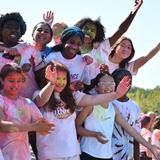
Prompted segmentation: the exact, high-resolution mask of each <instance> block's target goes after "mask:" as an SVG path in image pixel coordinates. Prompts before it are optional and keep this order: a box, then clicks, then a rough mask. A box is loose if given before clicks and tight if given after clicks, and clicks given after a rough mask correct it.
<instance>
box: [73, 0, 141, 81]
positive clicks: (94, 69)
mask: <svg viewBox="0 0 160 160" xmlns="http://www.w3.org/2000/svg"><path fill="white" fill-rule="evenodd" d="M142 3H143V0H135V4H134V7H133V9H132V11H131V13H130V14H129V15H128V17H127V18H126V19H125V20H124V21H123V22H122V23H121V24H120V26H119V27H118V29H117V30H116V32H115V33H114V34H113V35H112V36H110V37H108V38H106V37H105V27H104V26H103V25H102V24H101V22H100V19H97V20H92V19H91V18H82V19H81V20H79V21H78V22H77V23H76V24H75V25H76V26H78V27H79V28H80V29H81V30H82V31H83V32H84V34H85V38H84V43H83V45H82V47H81V53H82V54H89V55H91V56H92V57H93V58H94V61H93V63H92V64H90V65H89V66H87V72H88V76H90V78H91V79H92V78H95V77H96V75H97V74H98V73H99V72H100V70H103V71H104V70H107V66H108V67H109V65H108V64H107V59H108V55H109V54H110V52H111V50H112V48H111V47H112V46H113V45H114V44H115V42H116V41H117V40H118V39H119V38H120V37H121V36H122V35H123V34H124V33H125V32H126V31H127V30H128V28H129V26H130V24H131V23H132V21H133V19H134V17H135V15H136V14H137V12H138V10H139V8H140V7H141V5H142Z"/></svg>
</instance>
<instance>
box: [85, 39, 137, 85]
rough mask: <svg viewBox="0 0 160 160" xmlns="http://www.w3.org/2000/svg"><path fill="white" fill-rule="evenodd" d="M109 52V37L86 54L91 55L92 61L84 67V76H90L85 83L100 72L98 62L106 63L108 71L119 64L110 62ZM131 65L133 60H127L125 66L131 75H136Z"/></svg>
mask: <svg viewBox="0 0 160 160" xmlns="http://www.w3.org/2000/svg"><path fill="white" fill-rule="evenodd" d="M110 52H111V47H110V43H109V39H105V40H104V41H102V42H101V43H100V44H99V46H98V48H93V49H92V50H91V51H90V52H89V53H87V54H88V55H91V56H92V58H93V60H94V61H93V63H91V64H90V65H88V66H87V67H86V71H85V72H86V73H85V74H86V77H90V79H87V80H88V82H87V84H90V80H91V79H93V78H95V77H96V75H97V74H98V73H99V72H100V70H99V67H100V64H106V65H107V66H108V69H109V73H112V72H113V71H114V70H116V69H118V68H119V64H115V63H112V62H111V61H110V60H109V55H110ZM133 66H134V61H132V62H129V63H128V65H127V66H126V67H125V68H126V69H127V70H128V71H130V72H131V74H132V75H136V74H137V71H136V72H133ZM87 80H85V81H87Z"/></svg>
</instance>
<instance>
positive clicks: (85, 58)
mask: <svg viewBox="0 0 160 160" xmlns="http://www.w3.org/2000/svg"><path fill="white" fill-rule="evenodd" d="M83 59H84V61H85V63H86V65H89V64H91V63H93V58H92V57H91V56H89V55H85V56H83Z"/></svg>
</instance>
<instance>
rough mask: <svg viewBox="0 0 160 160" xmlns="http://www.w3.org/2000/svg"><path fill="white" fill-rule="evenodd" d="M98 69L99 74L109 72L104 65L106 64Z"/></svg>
mask: <svg viewBox="0 0 160 160" xmlns="http://www.w3.org/2000/svg"><path fill="white" fill-rule="evenodd" d="M99 69H100V72H101V73H106V72H109V69H108V65H106V64H101V65H100V67H99Z"/></svg>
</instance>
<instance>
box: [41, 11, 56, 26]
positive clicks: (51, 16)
mask: <svg viewBox="0 0 160 160" xmlns="http://www.w3.org/2000/svg"><path fill="white" fill-rule="evenodd" d="M43 20H44V21H45V22H46V23H48V24H49V25H50V26H51V25H52V23H53V21H54V12H52V11H47V12H46V13H43Z"/></svg>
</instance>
